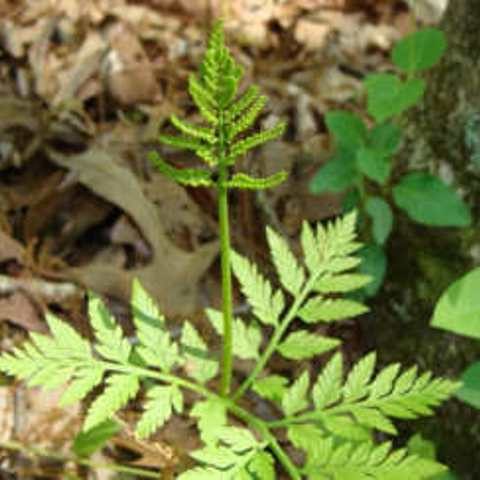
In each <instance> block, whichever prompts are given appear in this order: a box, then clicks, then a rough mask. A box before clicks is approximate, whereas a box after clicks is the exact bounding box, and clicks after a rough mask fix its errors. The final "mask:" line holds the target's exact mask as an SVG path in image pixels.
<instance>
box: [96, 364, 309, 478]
mask: <svg viewBox="0 0 480 480" xmlns="http://www.w3.org/2000/svg"><path fill="white" fill-rule="evenodd" d="M102 365H103V366H104V368H105V369H106V370H109V371H111V372H117V373H125V374H134V375H138V377H141V378H150V379H152V380H159V381H161V382H164V383H166V384H170V385H177V386H178V387H182V388H185V389H187V390H190V391H192V392H195V393H198V394H200V395H201V396H203V397H204V398H207V399H210V400H215V401H218V402H221V403H222V404H223V405H224V406H225V408H226V409H227V410H228V411H229V412H230V413H231V414H232V415H233V416H235V417H237V418H238V419H239V420H242V421H243V422H245V423H246V424H247V425H248V426H250V427H251V428H252V429H254V430H256V431H257V432H258V433H259V435H260V436H261V437H262V439H263V440H264V441H265V443H266V444H268V446H269V447H270V448H271V449H272V451H273V452H274V453H275V455H276V457H277V459H278V460H279V461H280V463H281V464H282V466H283V467H284V468H285V470H286V471H287V472H288V474H289V475H290V478H291V479H292V480H301V475H300V473H299V471H298V468H297V467H296V466H295V464H294V463H293V462H292V460H291V459H290V457H289V456H288V455H287V453H286V452H285V451H284V450H283V448H282V447H281V446H280V444H279V443H278V442H277V440H276V438H275V436H274V435H273V434H272V433H271V432H270V426H269V425H268V424H267V423H266V422H264V421H263V420H261V419H260V418H258V417H256V416H255V415H252V414H251V413H250V412H248V411H247V410H245V409H243V408H242V407H240V406H239V405H237V404H236V403H235V401H233V400H231V399H229V398H225V397H223V396H219V395H217V394H215V393H214V392H212V391H210V390H209V389H208V388H206V387H203V386H202V385H199V384H198V383H194V382H190V381H189V380H186V379H184V378H182V377H178V376H176V375H172V374H168V373H162V372H158V371H156V370H151V369H149V368H144V367H137V366H133V365H119V364H117V363H109V362H102Z"/></svg>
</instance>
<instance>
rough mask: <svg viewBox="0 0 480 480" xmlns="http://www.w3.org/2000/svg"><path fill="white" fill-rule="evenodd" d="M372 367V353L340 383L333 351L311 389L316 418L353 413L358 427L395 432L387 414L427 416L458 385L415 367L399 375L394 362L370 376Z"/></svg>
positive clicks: (337, 356) (339, 374)
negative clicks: (422, 372)
mask: <svg viewBox="0 0 480 480" xmlns="http://www.w3.org/2000/svg"><path fill="white" fill-rule="evenodd" d="M374 368H375V354H373V353H372V354H369V355H367V356H365V357H364V358H362V359H361V360H360V361H359V362H358V363H357V364H356V365H355V366H354V367H353V368H352V370H351V371H350V373H349V374H348V376H347V379H346V381H345V384H343V385H342V383H343V381H342V368H341V356H340V354H336V355H335V356H334V357H333V358H332V359H331V360H330V362H329V363H328V364H327V365H326V367H325V368H324V370H323V371H322V373H321V374H320V376H319V377H318V380H317V382H316V384H315V385H314V388H313V392H312V396H313V402H314V404H315V407H316V409H317V410H316V414H318V416H317V419H319V420H321V421H322V422H325V421H326V420H327V417H328V418H330V419H331V418H332V417H334V416H336V417H338V416H353V417H354V418H355V420H356V422H357V423H358V424H360V425H362V426H365V427H368V428H374V429H376V430H379V431H383V432H386V433H390V434H396V429H395V427H394V425H393V424H392V423H391V421H390V420H389V419H388V417H393V418H402V419H413V418H418V417H419V416H425V415H431V414H432V407H434V406H437V405H439V404H440V403H441V402H442V401H444V400H445V399H447V398H448V397H449V396H450V395H452V394H453V392H454V391H455V390H456V389H457V388H459V384H458V383H457V382H452V381H449V380H445V379H442V378H436V379H432V377H431V374H430V373H429V372H426V373H424V374H423V375H420V376H419V375H418V373H417V369H416V368H415V367H414V368H411V369H409V370H407V371H405V372H404V373H401V374H400V375H399V371H400V368H399V365H398V364H393V365H389V366H387V367H385V368H384V369H383V370H381V371H380V372H379V373H378V374H377V375H376V377H375V378H373V379H372V375H373V372H374ZM314 416H315V413H314ZM327 422H328V420H327ZM324 426H326V428H327V429H328V427H327V425H326V424H325V425H324Z"/></svg>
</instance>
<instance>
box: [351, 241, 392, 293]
mask: <svg viewBox="0 0 480 480" xmlns="http://www.w3.org/2000/svg"><path fill="white" fill-rule="evenodd" d="M358 256H359V257H360V259H361V263H360V266H359V268H358V271H359V272H360V273H362V274H364V275H368V276H369V277H370V278H371V282H370V283H369V284H368V285H365V287H363V289H362V292H363V293H364V294H365V295H366V296H367V297H373V296H375V295H376V293H377V292H378V290H379V289H380V287H381V286H382V284H383V279H384V278H385V273H386V271H387V257H386V255H385V252H384V250H383V248H382V247H380V246H379V245H374V244H368V245H365V246H364V247H363V248H362V249H361V250H360V251H359V252H358Z"/></svg>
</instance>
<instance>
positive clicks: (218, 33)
mask: <svg viewBox="0 0 480 480" xmlns="http://www.w3.org/2000/svg"><path fill="white" fill-rule="evenodd" d="M200 73H201V82H202V86H203V87H204V88H205V89H206V90H207V91H208V93H209V94H210V97H211V98H212V99H215V102H216V105H217V106H218V107H219V108H224V107H226V106H227V105H228V104H229V103H230V102H231V101H232V100H233V98H234V97H235V95H236V93H237V87H238V82H239V81H240V78H241V77H242V69H241V68H240V66H239V65H237V64H236V62H235V60H234V59H233V57H232V56H231V54H230V52H229V51H228V49H227V48H226V47H225V38H224V34H223V24H222V23H221V22H217V23H216V24H215V26H214V27H213V30H212V33H211V35H210V38H209V41H208V48H207V51H206V53H205V56H204V59H203V62H202V64H201V66H200Z"/></svg>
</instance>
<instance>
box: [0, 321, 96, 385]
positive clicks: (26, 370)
mask: <svg viewBox="0 0 480 480" xmlns="http://www.w3.org/2000/svg"><path fill="white" fill-rule="evenodd" d="M47 323H48V325H49V327H50V331H51V333H52V337H49V336H46V335H40V334H38V333H32V334H30V341H27V342H25V343H24V344H23V346H22V347H21V348H15V349H13V351H12V352H11V353H4V354H2V355H1V356H0V371H2V372H4V373H6V374H7V375H11V376H14V377H16V378H18V379H21V380H26V381H27V384H28V385H30V386H41V387H43V388H46V389H50V388H57V387H58V386H60V385H62V384H64V383H67V382H69V381H70V380H72V379H73V378H75V376H76V375H77V374H78V372H79V371H80V370H81V369H84V368H87V369H91V368H93V367H94V365H96V361H95V359H94V358H93V356H92V353H91V348H90V345H89V343H88V342H87V341H86V340H85V339H84V338H82V337H81V336H80V335H79V334H78V333H77V332H76V331H75V330H74V329H73V328H72V327H71V326H70V325H68V324H67V323H65V322H63V321H61V320H60V319H58V318H57V317H55V316H54V315H52V314H47ZM92 388H93V387H92Z"/></svg>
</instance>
